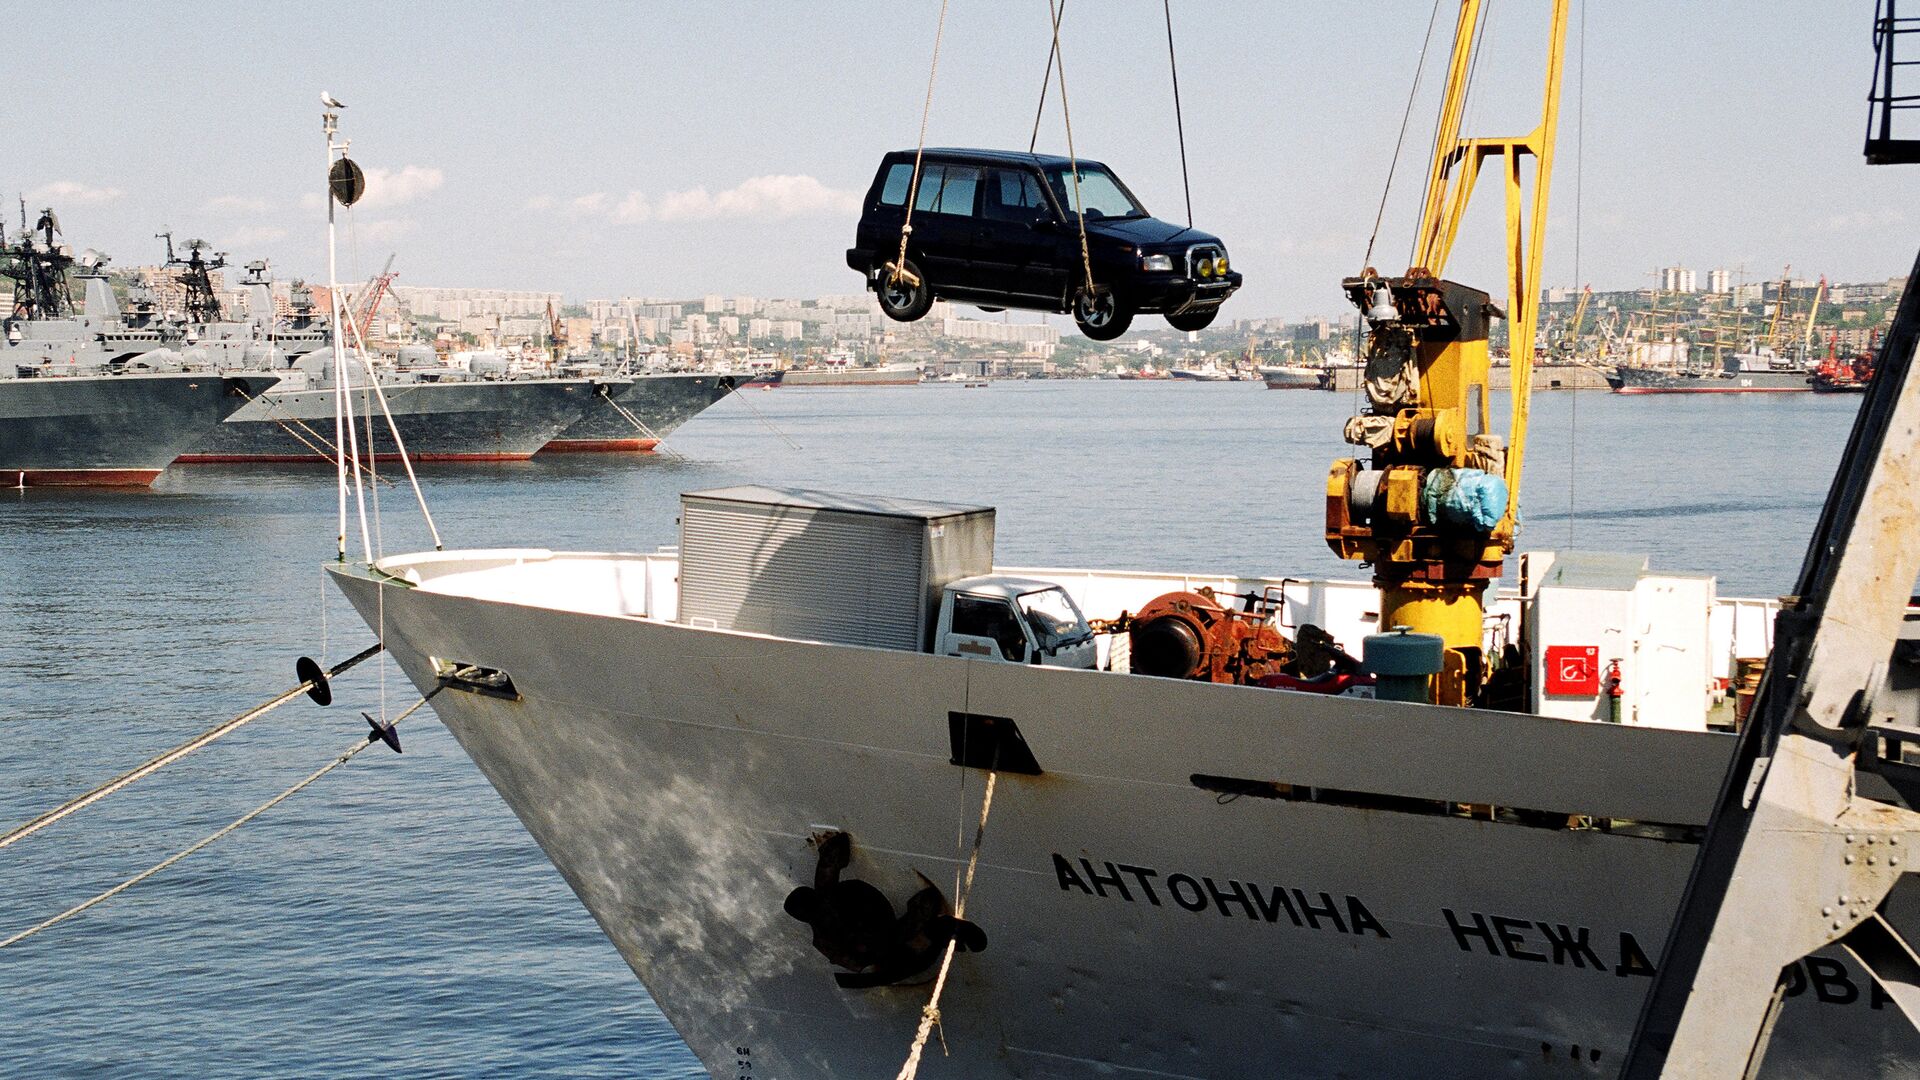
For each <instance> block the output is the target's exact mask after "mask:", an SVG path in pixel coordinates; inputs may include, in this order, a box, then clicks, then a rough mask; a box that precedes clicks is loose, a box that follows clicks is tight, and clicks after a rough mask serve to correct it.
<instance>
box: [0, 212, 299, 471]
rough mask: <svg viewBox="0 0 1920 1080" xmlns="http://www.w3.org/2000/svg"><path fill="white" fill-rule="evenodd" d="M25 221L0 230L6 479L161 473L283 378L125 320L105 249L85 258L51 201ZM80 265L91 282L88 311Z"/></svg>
mask: <svg viewBox="0 0 1920 1080" xmlns="http://www.w3.org/2000/svg"><path fill="white" fill-rule="evenodd" d="M22 225H23V228H22V231H21V233H20V234H18V235H17V236H15V237H14V238H13V239H12V240H11V241H8V240H6V239H5V238H4V236H0V274H4V275H5V276H6V277H8V278H10V279H12V282H13V302H12V305H11V311H10V313H9V314H8V316H7V318H6V319H5V320H4V326H5V344H4V345H3V346H0V483H5V484H7V485H8V486H20V487H25V486H29V485H111V486H125V485H135V486H138V485H145V484H150V483H152V482H153V479H154V478H155V477H156V476H158V475H159V474H160V471H161V470H162V469H165V468H166V467H167V465H168V464H169V463H170V462H172V461H173V459H174V458H175V457H177V456H178V455H179V454H180V453H181V451H183V450H185V449H186V448H187V447H189V446H191V445H192V444H193V443H194V442H196V441H197V440H198V439H200V438H201V437H202V436H203V435H204V434H205V433H206V432H208V431H210V430H212V429H214V428H215V427H217V426H218V425H219V424H220V423H221V421H223V420H224V419H226V417H227V416H229V415H231V414H232V413H233V412H235V411H236V410H238V409H239V408H241V407H242V406H244V405H246V404H247V401H248V400H249V398H251V397H254V396H257V395H259V394H260V393H262V392H264V391H265V390H266V389H267V388H268V387H270V386H272V385H273V384H274V383H275V382H276V381H277V378H276V377H275V376H273V375H268V374H232V375H229V374H223V373H221V372H219V371H216V370H214V369H212V368H211V367H208V366H203V365H195V364H191V363H188V362H186V361H185V360H183V358H182V357H181V356H180V354H179V353H178V352H175V351H173V350H172V349H169V348H168V347H167V346H168V344H169V343H170V341H173V340H175V339H174V338H172V337H170V336H169V335H168V334H167V333H164V332H162V330H161V329H160V327H158V326H156V325H138V324H135V325H129V324H128V323H127V322H124V321H123V320H121V318H120V317H119V311H118V308H117V306H116V305H115V303H114V298H113V291H112V289H111V288H110V287H109V285H108V282H107V279H106V276H105V274H104V269H103V268H104V266H105V263H106V259H105V257H104V256H101V255H98V254H97V253H93V252H88V253H86V254H85V255H83V256H81V257H79V258H76V257H75V256H74V254H73V249H72V247H71V246H70V245H69V244H67V243H66V242H65V240H64V239H63V238H62V236H61V233H60V225H59V221H58V219H57V218H56V217H55V216H54V213H53V211H52V210H51V209H48V210H44V211H42V212H41V214H40V216H39V218H38V220H37V221H36V222H35V223H34V225H33V227H32V228H30V229H29V228H26V227H25V222H24V220H23V222H22ZM76 266H77V267H78V268H79V272H78V273H77V274H76V273H75V268H76ZM72 276H78V277H81V278H82V280H84V281H85V283H86V301H87V302H86V308H85V311H84V312H82V311H81V310H79V309H78V308H77V307H76V305H75V304H74V302H73V295H72V291H71V282H70V277H72Z"/></svg>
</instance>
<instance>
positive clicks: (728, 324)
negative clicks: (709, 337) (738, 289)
mask: <svg viewBox="0 0 1920 1080" xmlns="http://www.w3.org/2000/svg"><path fill="white" fill-rule="evenodd" d="M717 321H718V322H719V324H720V332H721V333H723V334H725V335H727V336H728V337H739V336H740V316H738V315H722V316H720V318H719V319H718V320H717Z"/></svg>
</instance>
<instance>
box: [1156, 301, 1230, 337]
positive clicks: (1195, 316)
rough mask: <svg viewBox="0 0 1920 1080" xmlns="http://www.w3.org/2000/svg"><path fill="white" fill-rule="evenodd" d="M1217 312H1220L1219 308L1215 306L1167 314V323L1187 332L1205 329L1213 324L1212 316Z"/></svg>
mask: <svg viewBox="0 0 1920 1080" xmlns="http://www.w3.org/2000/svg"><path fill="white" fill-rule="evenodd" d="M1218 314H1220V309H1219V308H1217V307H1210V308H1201V309H1200V310H1198V311H1188V312H1183V313H1181V314H1179V315H1169V316H1167V325H1168V326H1171V327H1173V328H1174V329H1175V330H1178V331H1180V332H1182V333H1189V332H1191V331H1194V330H1205V329H1206V328H1207V327H1209V326H1212V325H1213V317H1214V316H1215V315H1218Z"/></svg>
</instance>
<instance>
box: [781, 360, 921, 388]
mask: <svg viewBox="0 0 1920 1080" xmlns="http://www.w3.org/2000/svg"><path fill="white" fill-rule="evenodd" d="M919 381H920V368H919V367H918V366H917V365H914V364H882V365H880V366H879V367H855V366H853V365H852V364H829V365H825V366H822V367H800V368H788V369H787V370H786V372H785V373H783V374H782V375H781V376H780V381H779V382H777V383H773V384H771V385H774V386H913V385H914V384H916V383H918V382H919Z"/></svg>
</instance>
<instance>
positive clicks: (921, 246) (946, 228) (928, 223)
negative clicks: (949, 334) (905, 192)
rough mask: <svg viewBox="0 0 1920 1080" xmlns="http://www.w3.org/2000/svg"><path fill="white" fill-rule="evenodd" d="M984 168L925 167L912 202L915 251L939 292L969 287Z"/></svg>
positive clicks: (946, 164)
mask: <svg viewBox="0 0 1920 1080" xmlns="http://www.w3.org/2000/svg"><path fill="white" fill-rule="evenodd" d="M979 194H980V169H979V167H978V166H974V165H961V164H956V163H947V162H929V163H927V164H925V165H923V166H921V170H920V190H919V192H918V193H917V194H916V195H915V196H914V200H913V247H914V249H915V250H917V251H919V252H920V261H921V267H920V268H921V270H923V271H924V272H925V273H926V275H927V278H928V279H929V280H930V281H932V282H933V287H934V291H935V292H936V293H943V292H944V291H946V290H948V289H952V288H955V287H959V288H970V287H971V286H970V284H969V283H970V282H971V281H973V280H974V276H973V274H972V269H971V268H972V261H973V256H974V252H975V246H976V242H977V241H976V238H975V236H974V224H975V221H976V220H977V219H976V218H975V215H974V208H975V204H976V203H978V201H979Z"/></svg>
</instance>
